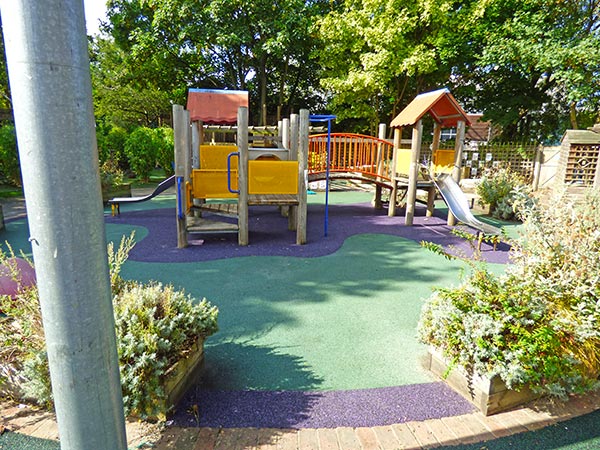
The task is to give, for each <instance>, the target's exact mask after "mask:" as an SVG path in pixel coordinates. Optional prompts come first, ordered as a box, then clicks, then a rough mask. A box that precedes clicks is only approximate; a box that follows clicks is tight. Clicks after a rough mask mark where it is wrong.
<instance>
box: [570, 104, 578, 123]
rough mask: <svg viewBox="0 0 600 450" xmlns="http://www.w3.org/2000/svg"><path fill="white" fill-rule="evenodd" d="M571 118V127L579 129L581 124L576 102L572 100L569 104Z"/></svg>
mask: <svg viewBox="0 0 600 450" xmlns="http://www.w3.org/2000/svg"><path fill="white" fill-rule="evenodd" d="M569 119H570V120H571V128H572V129H573V130H578V129H579V126H578V125H577V109H576V108H575V102H572V103H571V104H570V105H569Z"/></svg>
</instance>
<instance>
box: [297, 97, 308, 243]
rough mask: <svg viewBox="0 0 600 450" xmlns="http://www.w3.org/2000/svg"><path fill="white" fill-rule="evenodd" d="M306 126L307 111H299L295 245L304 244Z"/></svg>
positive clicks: (306, 160)
mask: <svg viewBox="0 0 600 450" xmlns="http://www.w3.org/2000/svg"><path fill="white" fill-rule="evenodd" d="M308 126H309V116H308V110H307V109H301V110H300V126H299V145H298V211H297V219H296V220H297V225H296V244H298V245H303V244H306V215H307V210H306V209H307V205H306V201H307V199H306V176H307V171H308Z"/></svg>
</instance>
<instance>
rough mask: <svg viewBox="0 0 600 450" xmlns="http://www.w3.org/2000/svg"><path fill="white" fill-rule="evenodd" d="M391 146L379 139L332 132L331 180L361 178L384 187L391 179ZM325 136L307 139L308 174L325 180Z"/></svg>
mask: <svg viewBox="0 0 600 450" xmlns="http://www.w3.org/2000/svg"><path fill="white" fill-rule="evenodd" d="M392 154H393V145H392V144H391V143H390V142H388V141H386V140H383V139H378V138H375V137H372V136H366V135H362V134H350V133H332V134H331V151H330V165H329V172H330V176H331V177H332V178H343V177H347V178H356V177H358V178H362V179H366V180H368V181H372V182H376V183H381V184H387V183H389V182H390V181H391V179H392V173H391V172H392V167H391V166H392V163H391V161H392ZM326 170H327V134H315V135H312V136H310V137H309V149H308V174H309V178H310V179H312V180H315V179H322V178H325V172H326Z"/></svg>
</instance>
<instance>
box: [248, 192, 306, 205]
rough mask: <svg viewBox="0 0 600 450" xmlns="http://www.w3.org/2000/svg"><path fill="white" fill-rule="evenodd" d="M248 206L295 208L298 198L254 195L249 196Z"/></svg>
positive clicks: (283, 195) (282, 195) (278, 195)
mask: <svg viewBox="0 0 600 450" xmlns="http://www.w3.org/2000/svg"><path fill="white" fill-rule="evenodd" d="M248 204H249V205H275V206H286V205H288V206H293V205H297V204H298V196H297V195H290V194H253V195H249V196H248Z"/></svg>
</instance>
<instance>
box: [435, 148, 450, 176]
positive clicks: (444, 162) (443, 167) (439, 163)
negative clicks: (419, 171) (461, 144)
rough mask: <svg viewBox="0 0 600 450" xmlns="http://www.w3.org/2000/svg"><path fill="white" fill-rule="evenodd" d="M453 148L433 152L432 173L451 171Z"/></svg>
mask: <svg viewBox="0 0 600 450" xmlns="http://www.w3.org/2000/svg"><path fill="white" fill-rule="evenodd" d="M453 168H454V150H436V151H435V153H434V154H433V173H452V169H453Z"/></svg>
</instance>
